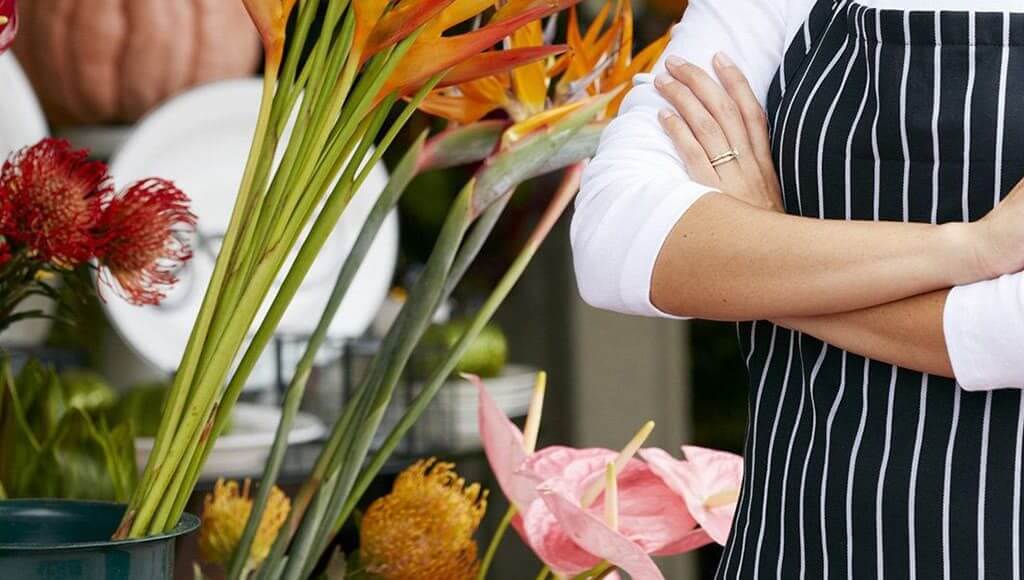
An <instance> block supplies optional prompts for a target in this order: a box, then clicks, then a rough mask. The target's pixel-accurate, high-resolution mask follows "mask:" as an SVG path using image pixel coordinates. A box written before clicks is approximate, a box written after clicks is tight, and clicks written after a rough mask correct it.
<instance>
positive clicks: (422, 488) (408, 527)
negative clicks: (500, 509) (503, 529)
mask: <svg viewBox="0 0 1024 580" xmlns="http://www.w3.org/2000/svg"><path fill="white" fill-rule="evenodd" d="M454 468H455V466H454V465H453V464H451V463H439V462H437V460H436V459H427V460H421V461H417V462H416V463H414V464H413V465H412V466H411V467H409V468H408V469H406V470H405V471H404V472H402V474H401V475H399V476H398V479H397V480H396V481H395V485H394V488H393V489H392V491H391V493H390V494H389V495H386V496H384V497H382V498H380V499H378V500H377V501H375V502H373V504H371V505H370V508H369V509H368V510H367V511H366V515H365V516H363V521H362V526H361V528H360V534H359V537H360V554H361V557H362V558H361V559H362V563H363V564H364V565H365V566H366V569H367V571H369V572H371V573H372V574H375V575H377V576H380V577H381V578H384V579H386V580H420V579H422V580H427V579H432V580H434V579H442V578H443V579H445V580H448V579H451V580H455V579H462V578H473V577H474V576H475V575H476V571H477V568H478V567H479V565H480V564H479V562H478V561H477V546H476V541H474V540H473V534H474V532H476V529H477V527H478V526H479V525H480V520H481V519H483V516H484V512H486V511H487V492H486V491H484V490H481V488H480V485H479V484H477V483H474V484H471V485H466V482H465V480H463V479H462V478H460V477H459V476H458V474H457V473H455V470H454Z"/></svg>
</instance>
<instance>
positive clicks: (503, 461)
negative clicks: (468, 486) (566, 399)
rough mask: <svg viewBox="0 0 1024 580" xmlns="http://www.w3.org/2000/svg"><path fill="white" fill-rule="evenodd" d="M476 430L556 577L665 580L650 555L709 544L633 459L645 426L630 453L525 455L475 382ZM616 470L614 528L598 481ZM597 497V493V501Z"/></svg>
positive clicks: (520, 439)
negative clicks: (606, 572) (609, 566)
mask: <svg viewBox="0 0 1024 580" xmlns="http://www.w3.org/2000/svg"><path fill="white" fill-rule="evenodd" d="M467 378H469V379H470V380H472V381H473V382H474V384H475V385H476V386H477V389H478V392H479V427H480V434H481V439H482V441H483V446H484V451H485V453H486V455H487V458H488V461H489V462H490V465H491V469H492V471H493V472H494V474H495V478H496V479H497V481H498V485H499V486H500V487H501V489H502V492H503V493H504V494H505V496H506V497H507V498H508V499H509V501H510V502H511V503H512V505H513V506H515V508H516V509H517V511H518V512H519V514H518V515H517V516H516V518H515V519H514V520H513V526H514V527H515V529H516V530H517V531H518V532H519V534H520V536H521V537H522V538H523V540H524V541H525V542H526V543H527V544H528V545H529V546H530V547H531V548H532V549H533V551H534V552H535V553H536V554H537V556H538V557H539V558H540V559H541V560H543V561H544V562H545V563H546V564H547V565H548V566H550V567H551V568H552V569H553V570H554V571H556V572H558V573H560V574H564V575H572V574H579V573H582V572H584V571H586V570H589V569H590V568H593V567H594V566H596V565H597V564H599V563H600V562H602V561H605V560H607V561H609V562H612V563H613V564H615V565H616V566H620V567H622V569H624V570H626V571H627V572H629V573H630V574H631V575H632V576H633V577H634V578H637V579H640V580H642V579H644V578H654V579H658V578H661V577H662V576H661V575H660V572H657V567H656V566H655V565H654V563H653V561H651V558H650V555H670V554H678V553H682V552H686V551H689V550H693V549H696V548H699V547H700V546H703V545H705V544H708V543H710V542H711V538H710V537H709V536H708V535H707V534H706V533H705V532H704V531H703V530H701V529H700V528H699V527H698V526H697V521H696V520H695V518H694V517H693V516H692V515H690V513H689V511H688V510H687V504H686V503H685V502H684V501H683V499H682V497H681V495H680V494H679V492H677V491H676V490H674V489H672V488H671V487H669V486H668V485H667V484H666V483H665V481H664V479H662V477H660V476H659V475H658V474H656V473H655V472H654V471H653V470H652V469H651V468H650V466H648V465H647V464H646V463H644V462H643V461H639V460H637V459H632V455H633V453H634V452H635V451H636V448H637V447H639V446H640V445H641V444H642V441H643V439H644V438H645V437H646V435H647V434H648V433H649V432H650V428H651V427H652V426H653V425H647V426H645V428H644V429H643V430H641V434H638V437H636V438H634V441H633V442H631V444H630V445H627V448H626V450H624V451H623V452H622V453H617V452H615V451H612V450H609V449H594V448H591V449H574V448H571V447H562V446H553V447H548V448H545V449H542V450H540V451H537V452H536V453H532V454H531V453H528V452H527V451H528V446H527V445H524V441H526V439H529V437H527V438H524V436H523V434H522V433H521V432H520V431H519V429H518V428H517V427H516V425H515V424H514V423H512V422H511V421H510V420H509V419H508V417H507V416H506V415H505V414H504V413H503V412H502V411H501V409H500V408H499V407H498V406H497V405H496V404H495V402H494V400H493V399H492V398H491V397H490V395H489V394H488V392H487V389H486V387H484V385H483V383H482V382H481V381H479V379H476V378H474V377H467ZM610 462H611V463H615V464H616V467H617V474H618V476H617V480H616V481H617V494H616V498H617V510H616V511H617V518H616V519H617V524H616V525H615V526H614V527H612V526H610V525H609V524H607V523H602V519H601V517H600V514H601V510H602V509H603V503H604V501H603V497H602V494H600V487H595V486H599V485H600V484H601V477H602V475H603V473H604V471H605V468H606V466H607V465H608V464H609V463H610ZM595 491H597V492H598V493H596V494H595Z"/></svg>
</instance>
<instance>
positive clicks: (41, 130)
mask: <svg viewBox="0 0 1024 580" xmlns="http://www.w3.org/2000/svg"><path fill="white" fill-rule="evenodd" d="M47 135H49V132H48V130H47V128H46V117H45V116H44V115H43V109H42V107H40V106H39V100H38V99H37V98H36V94H35V92H34V91H33V90H32V85H30V84H29V82H28V78H27V77H26V76H25V73H24V72H23V71H22V70H21V66H19V65H18V61H17V60H15V58H14V53H13V52H10V51H8V52H6V53H4V54H0V165H3V161H4V160H6V159H7V157H8V155H10V154H11V153H12V152H14V151H16V150H18V149H21V148H22V147H27V146H29V145H33V144H35V143H36V142H38V141H39V140H41V139H43V138H45V137H46V136H47ZM38 308H41V309H43V310H44V311H46V312H49V313H52V312H53V310H54V305H53V301H52V300H50V299H48V298H42V297H39V296H33V297H31V298H29V299H28V300H26V301H25V303H24V305H23V306H22V308H21V309H20V310H32V309H38ZM51 322H52V321H51V320H50V319H48V318H39V319H32V320H23V321H21V322H18V323H15V324H14V325H13V326H11V328H10V329H8V330H7V331H5V332H4V333H3V339H2V340H0V344H5V345H17V346H33V345H36V344H40V343H42V342H43V341H44V340H46V336H47V335H48V334H49V332H50V325H51Z"/></svg>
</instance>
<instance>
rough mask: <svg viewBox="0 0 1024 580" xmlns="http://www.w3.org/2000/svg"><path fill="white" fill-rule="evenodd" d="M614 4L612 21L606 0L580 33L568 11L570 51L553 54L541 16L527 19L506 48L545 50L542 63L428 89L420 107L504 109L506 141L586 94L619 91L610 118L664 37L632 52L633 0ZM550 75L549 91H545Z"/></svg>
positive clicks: (455, 111) (457, 115) (468, 113)
mask: <svg viewBox="0 0 1024 580" xmlns="http://www.w3.org/2000/svg"><path fill="white" fill-rule="evenodd" d="M526 1H528V0H516V1H515V2H510V3H509V4H507V5H506V6H505V7H504V8H502V10H500V11H499V13H498V16H496V17H500V15H501V14H502V12H504V11H505V10H506V9H508V8H509V7H510V6H514V5H515V4H522V3H524V2H526ZM617 2H618V4H617V6H616V7H615V9H614V13H615V15H614V18H612V20H611V22H610V23H609V22H608V20H609V16H610V15H611V13H612V8H613V6H612V0H608V2H607V3H606V4H605V5H604V7H603V8H602V9H601V11H600V13H598V15H597V17H596V18H595V19H594V22H593V23H592V24H591V26H590V27H589V28H588V29H587V31H586V33H581V32H580V27H579V21H578V18H577V15H576V10H575V8H573V9H572V11H571V13H570V17H569V24H568V33H567V44H568V48H569V51H568V52H567V53H566V54H564V55H562V56H559V57H557V58H556V57H555V56H554V54H555V50H553V49H555V48H558V49H559V50H561V47H560V46H555V45H546V44H545V42H544V37H543V36H544V35H543V32H542V26H541V23H540V21H534V22H531V23H530V24H528V25H527V26H524V27H522V28H520V29H519V30H517V31H516V32H515V33H513V34H512V36H511V38H510V39H509V43H508V44H509V46H510V50H533V51H537V52H539V51H541V50H542V49H544V48H547V49H549V50H550V52H548V53H547V54H544V55H542V56H540V59H541V60H539V61H537V62H531V63H528V64H524V65H521V66H519V67H517V68H515V69H514V70H513V71H512V72H511V73H505V72H502V73H499V74H494V75H491V76H488V77H485V78H481V79H477V80H473V81H468V82H459V83H454V84H452V86H446V87H443V88H440V89H437V90H434V91H432V92H431V94H430V95H429V96H428V97H427V98H426V99H425V100H424V101H423V104H422V105H421V106H420V108H421V109H422V110H424V111H426V112H428V113H431V114H433V115H437V116H439V117H443V118H446V119H448V120H450V121H453V122H455V123H462V124H466V123H473V122H475V121H478V120H480V119H482V118H483V117H485V116H486V115H488V114H490V113H491V112H493V111H495V110H499V109H500V110H503V111H504V112H505V113H506V114H507V115H508V116H509V118H511V119H512V121H513V122H515V123H516V124H515V125H513V126H512V128H510V130H509V131H508V133H507V134H506V142H511V141H515V140H516V139H518V138H521V137H522V136H523V135H526V134H529V133H531V132H533V131H536V130H537V129H539V128H541V127H543V126H547V125H550V124H551V123H553V122H555V121H557V120H558V119H560V118H562V117H564V116H565V115H567V114H569V113H571V112H572V111H574V110H576V109H577V108H579V107H580V106H582V105H583V104H584V103H586V102H587V98H588V97H594V96H598V95H602V94H610V93H615V92H618V94H617V96H616V97H615V98H613V99H612V101H611V102H610V103H609V105H608V108H607V109H606V111H605V112H604V116H605V117H610V116H614V115H615V113H616V112H618V108H619V104H620V103H621V100H622V98H623V96H624V94H625V91H623V90H622V89H623V88H624V87H625V86H627V85H628V84H629V82H630V81H631V79H632V78H633V76H635V75H636V74H638V73H641V72H645V71H647V70H649V69H650V68H651V66H653V64H654V61H655V60H656V59H657V57H658V55H659V54H661V52H662V51H663V50H664V48H665V45H666V44H667V42H668V35H665V36H663V37H662V38H660V39H658V40H657V41H655V42H654V43H652V44H651V45H649V46H648V47H646V48H644V49H643V50H642V51H640V52H639V53H638V54H636V55H635V56H634V55H633V51H632V44H633V11H632V5H631V4H630V1H629V0H617ZM484 54H485V55H486V54H487V53H484ZM481 56H483V55H481ZM555 79H557V82H556V83H555V90H554V91H551V90H550V86H551V84H552V81H554V80H555ZM446 80H447V79H446ZM552 92H553V94H551V93H552Z"/></svg>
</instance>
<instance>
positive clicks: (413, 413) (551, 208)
mask: <svg viewBox="0 0 1024 580" xmlns="http://www.w3.org/2000/svg"><path fill="white" fill-rule="evenodd" d="M581 172H582V167H581V166H580V165H577V166H575V167H573V168H572V169H570V170H569V171H568V172H567V173H566V175H565V177H564V178H563V181H562V184H561V186H560V187H559V190H558V192H557V193H556V194H555V196H554V198H552V200H551V202H550V204H549V205H548V207H547V209H546V210H545V212H544V214H543V215H542V216H541V219H540V221H539V222H538V224H537V225H536V226H535V227H534V230H533V233H532V234H531V235H530V239H529V240H528V241H527V243H526V245H525V246H524V247H523V249H522V250H521V251H520V253H519V255H518V256H517V257H516V259H515V260H514V261H513V262H512V265H510V266H509V269H508V271H506V272H505V275H504V276H502V278H501V280H500V281H499V282H498V284H497V285H496V286H495V288H494V290H493V291H492V292H491V295H490V296H488V297H487V300H486V301H485V302H484V304H483V305H482V306H481V307H480V310H479V311H478V312H477V314H476V316H475V317H474V318H473V321H472V322H471V323H470V325H469V327H468V328H467V329H466V331H465V332H464V333H463V335H462V337H461V338H460V339H459V341H458V342H457V343H456V344H455V346H453V347H452V348H451V350H450V351H449V352H448V355H447V357H446V358H445V362H444V363H442V365H441V366H440V367H438V368H437V369H435V371H434V373H433V374H432V375H431V377H430V379H428V380H427V381H426V382H425V383H424V386H423V387H422V388H421V390H420V392H419V394H418V395H417V396H416V398H415V399H413V401H412V403H411V404H410V406H409V408H408V409H407V410H406V412H405V414H404V415H403V416H402V418H401V419H400V420H399V421H398V423H397V424H396V425H395V426H394V427H393V428H392V430H391V432H390V433H388V436H387V438H386V439H385V440H384V443H383V444H382V445H381V447H380V449H379V450H378V451H377V453H376V454H375V455H374V457H373V459H372V460H371V461H370V463H369V464H368V465H367V466H366V467H365V468H364V469H363V471H362V473H361V474H360V476H359V480H358V481H357V483H356V486H355V488H354V491H353V493H352V494H351V497H349V498H348V500H347V501H346V503H345V506H344V509H342V511H341V514H340V515H339V518H338V519H337V520H336V522H335V528H334V529H335V530H337V529H339V528H340V526H341V524H342V523H343V522H344V521H345V519H346V518H347V517H348V515H349V514H351V513H352V510H353V509H355V506H356V504H357V502H358V501H359V498H360V497H362V494H363V493H365V492H366V489H368V488H369V486H370V483H371V482H372V481H373V478H374V477H376V476H377V473H379V472H380V470H381V468H383V467H384V464H385V463H386V462H387V460H388V457H390V455H391V452H392V451H393V450H394V448H395V447H396V446H397V445H398V442H399V441H401V440H402V438H403V437H404V436H405V434H406V433H407V432H408V430H409V429H411V428H412V426H413V425H414V424H415V423H416V421H417V420H419V418H420V415H422V414H423V412H424V411H425V410H426V409H427V407H428V406H429V405H430V402H431V401H432V400H433V399H434V397H435V396H436V395H437V393H438V391H440V390H441V387H442V386H443V385H444V384H445V382H447V380H448V377H450V376H451V374H452V372H453V371H454V370H455V366H456V365H457V364H458V361H459V360H461V358H462V355H463V354H465V352H466V350H468V349H469V345H470V344H472V342H473V341H474V340H475V339H476V337H477V336H478V335H479V334H480V332H482V331H483V328H484V327H485V326H486V325H487V323H488V322H489V321H490V319H491V318H492V317H493V316H494V313H495V312H496V311H497V309H498V307H499V306H500V305H501V303H502V302H503V301H504V300H505V298H506V297H507V296H508V294H509V292H511V291H512V288H513V287H514V286H515V284H516V282H518V280H519V278H520V277H521V276H522V274H523V272H524V271H525V270H526V266H527V265H529V263H530V260H531V259H532V258H533V256H534V254H535V253H536V252H537V249H538V248H539V247H540V244H541V242H542V241H543V240H544V238H545V237H546V236H547V234H548V233H549V232H550V231H551V228H552V227H554V224H555V222H556V221H557V220H558V217H559V216H561V215H562V213H563V212H564V211H565V208H566V207H567V206H568V204H569V203H570V202H571V201H572V199H573V197H574V196H575V194H576V191H577V190H578V187H579V178H580V173H581Z"/></svg>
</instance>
